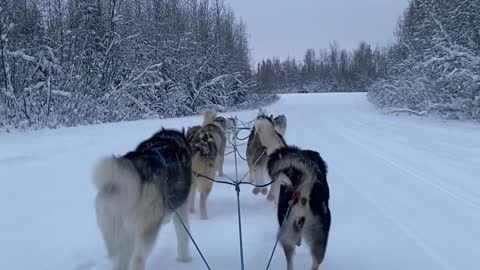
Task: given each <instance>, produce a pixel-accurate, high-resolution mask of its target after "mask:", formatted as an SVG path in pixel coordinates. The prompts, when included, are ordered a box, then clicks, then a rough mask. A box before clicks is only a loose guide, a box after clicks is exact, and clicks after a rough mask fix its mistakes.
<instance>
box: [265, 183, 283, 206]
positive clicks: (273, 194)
mask: <svg viewBox="0 0 480 270" xmlns="http://www.w3.org/2000/svg"><path fill="white" fill-rule="evenodd" d="M279 192H280V183H279V181H275V182H273V183H272V184H271V185H270V190H269V191H268V195H267V200H268V201H271V202H273V203H274V205H277V204H278V193H279Z"/></svg>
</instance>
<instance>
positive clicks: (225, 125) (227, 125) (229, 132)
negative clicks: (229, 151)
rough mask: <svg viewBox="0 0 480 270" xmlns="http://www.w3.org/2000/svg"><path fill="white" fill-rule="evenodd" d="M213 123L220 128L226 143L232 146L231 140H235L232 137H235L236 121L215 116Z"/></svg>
mask: <svg viewBox="0 0 480 270" xmlns="http://www.w3.org/2000/svg"><path fill="white" fill-rule="evenodd" d="M215 122H217V123H218V124H219V125H220V127H222V129H223V132H224V133H225V138H226V139H227V142H228V143H229V144H230V145H232V140H234V139H235V138H234V137H233V136H236V133H235V127H236V126H237V119H236V118H232V117H228V118H225V117H223V116H217V117H216V118H215Z"/></svg>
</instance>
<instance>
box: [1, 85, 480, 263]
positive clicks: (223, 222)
mask: <svg viewBox="0 0 480 270" xmlns="http://www.w3.org/2000/svg"><path fill="white" fill-rule="evenodd" d="M267 109H268V112H269V113H273V114H280V113H284V114H285V115H286V116H287V118H288V128H287V134H286V140H287V142H288V143H290V144H295V145H297V146H300V147H302V148H310V149H314V150H317V151H319V152H320V154H321V155H322V156H323V157H324V159H325V160H326V161H327V163H328V166H329V174H328V181H329V185H330V189H331V204H330V205H331V211H332V229H331V234H330V239H329V245H328V248H327V255H326V260H325V261H324V263H323V264H322V266H321V269H342V270H348V269H352V270H377V269H378V270H387V269H388V270H394V269H399V270H400V269H401V270H405V269H409V270H430V269H431V270H434V269H435V270H440V269H441V270H443V269H449V270H478V269H480V260H479V259H478V257H479V256H480V245H479V244H478V241H479V240H480V174H479V169H480V125H479V124H478V123H465V122H458V121H442V120H438V119H429V118H417V117H407V116H393V115H388V116H387V115H382V114H380V113H378V112H377V111H375V109H374V108H373V106H372V105H371V104H370V103H368V101H367V100H366V97H365V94H363V93H357V94H303V95H284V96H282V98H281V100H280V101H279V102H277V103H276V104H274V105H272V106H271V107H269V108H267ZM236 114H237V115H238V116H239V118H240V119H242V120H245V121H249V120H251V119H253V117H254V116H255V115H256V111H248V112H239V113H236ZM227 115H230V114H227ZM200 121H201V120H200V116H196V117H187V118H181V119H164V120H148V121H136V122H124V123H116V124H107V125H98V126H89V127H76V128H68V129H59V130H41V131H36V132H28V133H23V134H0V181H1V182H0V183H1V185H0V213H1V218H0V239H1V240H2V244H1V245H0V269H15V270H17V269H18V270H107V269H109V266H110V264H109V261H108V259H107V256H106V251H105V248H104V246H103V242H102V240H101V236H100V233H99V231H98V228H97V226H96V223H95V215H94V209H93V200H94V196H95V191H94V188H93V186H92V184H91V179H90V175H91V167H92V165H93V163H94V162H95V161H96V160H97V159H98V158H99V157H100V156H102V155H109V154H111V153H115V154H121V153H124V152H125V151H127V150H129V149H131V148H133V147H135V146H136V145H137V143H138V142H139V141H140V140H143V139H145V138H147V137H148V136H150V135H151V134H152V133H153V132H155V131H156V130H157V129H159V128H160V127H161V126H165V127H174V128H181V127H182V126H189V125H195V124H198V123H200ZM242 135H247V134H246V133H243V134H242ZM242 150H243V151H244V148H243V149H242ZM240 165H241V167H240V172H241V173H240V174H241V175H243V174H244V173H245V172H246V171H247V169H246V164H244V162H242V163H241V164H240ZM225 172H226V173H227V174H229V175H232V176H233V175H234V162H233V157H232V156H228V157H227V159H226V170H225ZM241 202H242V213H243V217H242V218H243V229H244V245H245V262H246V267H245V269H248V270H257V269H259V270H261V269H265V266H266V263H267V260H268V256H269V254H270V252H271V249H272V247H273V244H274V240H275V233H276V230H277V222H276V218H275V209H274V208H272V206H271V205H270V204H269V203H267V201H266V200H265V197H263V196H254V195H253V194H252V193H251V189H250V188H247V187H244V188H243V189H242V192H241ZM208 203H209V216H210V219H209V220H207V221H202V220H200V219H199V217H198V216H197V215H194V216H191V223H192V225H191V226H192V233H193V235H194V237H195V238H196V240H197V241H198V244H199V245H200V247H201V248H202V251H203V252H204V254H205V256H206V258H207V260H208V261H209V263H210V265H211V267H212V269H214V270H216V269H222V270H223V269H240V261H239V248H238V228H237V216H236V198H235V192H234V189H233V188H232V187H229V186H221V185H218V184H216V185H215V186H214V189H213V192H212V195H211V197H210V198H209V202H208ZM173 232H174V230H173V226H172V225H171V224H169V225H167V226H166V227H164V229H163V230H162V232H161V233H160V236H159V239H158V241H157V244H156V246H155V249H154V251H153V253H152V254H151V256H150V257H149V260H148V264H147V269H150V270H154V269H178V270H184V269H185V270H187V269H189V270H190V269H192V270H197V269H206V268H205V267H204V265H203V264H202V261H201V259H200V257H199V256H198V254H197V253H195V250H194V249H193V246H192V248H191V251H192V254H193V255H194V260H193V261H192V262H191V263H189V264H181V263H178V262H176V261H175V254H176V248H175V246H176V243H175V235H174V233H173ZM309 266H310V256H309V253H308V250H307V248H306V247H305V246H303V247H301V248H299V249H298V250H297V254H296V258H295V267H296V269H308V267H309ZM284 268H285V262H284V256H283V252H282V251H281V249H278V250H277V252H276V254H275V257H274V261H273V265H272V267H271V269H284Z"/></svg>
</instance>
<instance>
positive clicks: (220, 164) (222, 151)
mask: <svg viewBox="0 0 480 270" xmlns="http://www.w3.org/2000/svg"><path fill="white" fill-rule="evenodd" d="M224 161H225V145H223V148H220V151H219V153H218V156H217V162H216V163H217V164H216V165H217V169H218V176H224V173H223V163H224Z"/></svg>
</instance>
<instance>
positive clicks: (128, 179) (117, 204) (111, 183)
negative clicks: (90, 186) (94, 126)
mask: <svg viewBox="0 0 480 270" xmlns="http://www.w3.org/2000/svg"><path fill="white" fill-rule="evenodd" d="M93 183H94V185H95V187H96V188H97V190H98V199H100V200H101V201H102V202H103V204H104V206H106V207H108V208H110V209H111V210H114V211H115V210H120V211H122V210H128V209H130V208H131V207H132V206H133V205H134V204H135V201H136V200H137V199H138V198H139V196H140V189H141V179H140V175H139V174H138V172H137V169H136V168H135V166H134V165H133V164H132V162H131V161H130V160H128V159H125V158H123V157H113V156H112V157H106V158H103V159H101V160H100V161H98V162H97V164H96V165H95V168H94V171H93Z"/></svg>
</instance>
